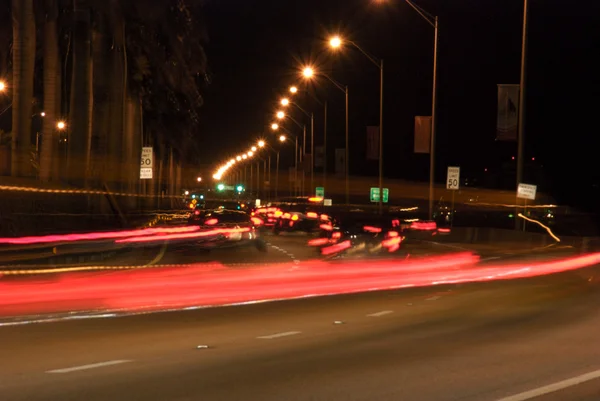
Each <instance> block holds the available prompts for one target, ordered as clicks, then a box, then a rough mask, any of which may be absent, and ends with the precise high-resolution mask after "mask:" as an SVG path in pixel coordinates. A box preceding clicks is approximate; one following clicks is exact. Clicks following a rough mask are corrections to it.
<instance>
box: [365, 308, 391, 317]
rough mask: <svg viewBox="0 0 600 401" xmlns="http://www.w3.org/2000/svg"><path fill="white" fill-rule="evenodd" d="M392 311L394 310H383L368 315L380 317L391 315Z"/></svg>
mask: <svg viewBox="0 0 600 401" xmlns="http://www.w3.org/2000/svg"><path fill="white" fill-rule="evenodd" d="M390 313H394V311H393V310H383V311H381V312H375V313H371V314H369V315H367V316H369V317H379V316H384V315H389V314H390Z"/></svg>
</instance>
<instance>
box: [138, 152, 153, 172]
mask: <svg viewBox="0 0 600 401" xmlns="http://www.w3.org/2000/svg"><path fill="white" fill-rule="evenodd" d="M153 159H154V156H153V154H152V147H149V146H148V147H146V146H145V147H143V148H142V160H141V166H140V179H142V180H149V179H152V160H153Z"/></svg>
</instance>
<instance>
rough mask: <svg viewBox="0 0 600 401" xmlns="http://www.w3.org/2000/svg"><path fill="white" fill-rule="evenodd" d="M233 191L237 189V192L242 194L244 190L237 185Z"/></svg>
mask: <svg viewBox="0 0 600 401" xmlns="http://www.w3.org/2000/svg"><path fill="white" fill-rule="evenodd" d="M235 189H237V191H238V192H242V191H243V190H244V187H243V186H241V185H238V186H237V187H236V188H235Z"/></svg>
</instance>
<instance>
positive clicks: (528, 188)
mask: <svg viewBox="0 0 600 401" xmlns="http://www.w3.org/2000/svg"><path fill="white" fill-rule="evenodd" d="M536 193H537V185H531V184H519V187H518V188H517V198H521V199H529V200H535V195H536Z"/></svg>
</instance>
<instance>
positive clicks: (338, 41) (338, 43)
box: [329, 36, 383, 213]
mask: <svg viewBox="0 0 600 401" xmlns="http://www.w3.org/2000/svg"><path fill="white" fill-rule="evenodd" d="M344 43H349V44H351V45H352V46H354V47H355V48H356V49H357V50H358V51H360V52H361V53H362V54H363V55H364V56H365V57H366V58H367V59H369V61H370V62H372V63H373V64H374V65H375V66H376V67H377V68H379V213H381V212H382V211H383V59H379V60H377V59H375V58H374V57H373V56H371V55H370V54H369V53H367V52H366V51H364V50H363V49H362V48H361V47H360V46H359V45H357V44H356V43H355V42H353V41H351V40H342V38H341V37H339V36H334V37H332V38H331V39H330V40H329V46H330V47H331V48H332V49H339V48H340V47H342V45H343V44H344Z"/></svg>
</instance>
